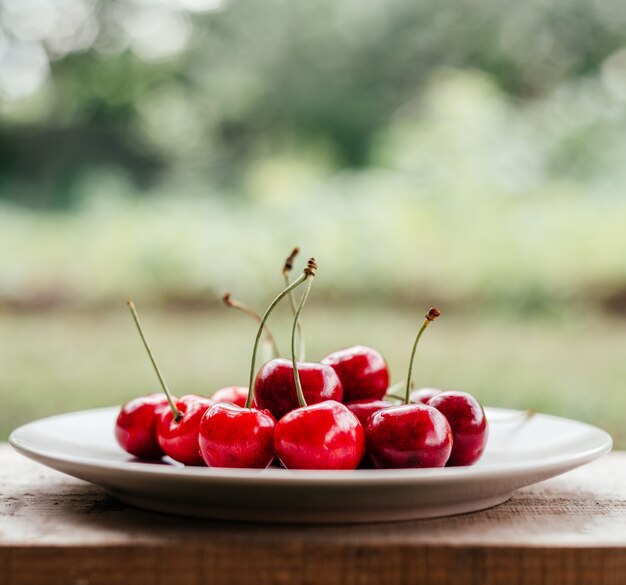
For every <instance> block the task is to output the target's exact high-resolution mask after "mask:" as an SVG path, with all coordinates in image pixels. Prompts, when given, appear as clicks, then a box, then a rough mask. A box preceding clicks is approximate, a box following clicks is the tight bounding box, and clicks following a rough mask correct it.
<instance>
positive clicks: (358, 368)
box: [322, 345, 389, 403]
mask: <svg viewBox="0 0 626 585" xmlns="http://www.w3.org/2000/svg"><path fill="white" fill-rule="evenodd" d="M322 363H323V364H326V365H328V366H330V367H331V368H333V370H335V372H336V373H337V376H339V379H340V380H341V385H342V386H343V401H344V403H346V402H352V401H354V400H362V399H366V398H378V399H381V398H382V397H383V396H384V395H385V392H386V391H387V388H388V387H389V366H388V365H387V362H386V361H385V358H383V356H382V355H380V353H378V352H377V351H376V350H375V349H372V348H371V347H366V346H364V345H355V346H354V347H347V348H346V349H340V350H338V351H334V352H332V353H330V354H328V355H327V356H326V357H325V358H324V359H323V360H322Z"/></svg>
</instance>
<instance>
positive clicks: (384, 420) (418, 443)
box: [115, 248, 488, 469]
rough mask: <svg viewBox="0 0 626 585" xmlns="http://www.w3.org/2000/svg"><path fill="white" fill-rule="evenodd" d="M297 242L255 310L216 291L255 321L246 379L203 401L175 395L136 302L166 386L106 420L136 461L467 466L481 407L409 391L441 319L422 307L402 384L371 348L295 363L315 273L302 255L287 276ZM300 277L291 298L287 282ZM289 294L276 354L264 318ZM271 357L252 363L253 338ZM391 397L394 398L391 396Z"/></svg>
mask: <svg viewBox="0 0 626 585" xmlns="http://www.w3.org/2000/svg"><path fill="white" fill-rule="evenodd" d="M297 253H298V249H297V248H296V249H295V250H294V251H293V252H292V254H291V255H290V256H289V258H288V259H287V261H286V263H285V266H284V268H283V275H284V278H285V282H286V288H285V289H284V290H283V291H282V292H281V293H280V294H279V295H278V296H277V297H276V298H275V299H274V301H273V302H272V303H271V304H270V306H269V307H268V309H267V311H266V312H265V314H264V315H263V316H262V317H261V316H260V315H258V314H257V313H255V312H254V311H253V310H252V309H250V308H249V307H248V306H246V305H244V304H243V303H240V302H238V301H235V300H233V299H232V298H231V296H230V295H225V296H224V301H225V303H226V304H227V305H228V306H230V307H234V308H236V309H239V310H242V311H244V312H245V313H247V314H249V315H251V316H253V317H254V318H255V319H257V320H258V321H260V325H259V329H258V331H257V335H256V339H255V343H254V349H253V353H252V364H251V368H250V382H249V385H248V387H247V388H246V387H242V386H228V387H225V388H222V389H220V390H218V391H217V392H215V393H214V394H213V395H212V396H211V397H210V398H208V397H205V396H199V395H196V394H188V395H186V396H183V397H181V398H174V397H173V396H172V393H171V392H170V390H169V388H168V386H167V384H166V382H165V380H164V378H163V376H162V374H161V372H160V370H159V368H158V366H157V364H156V361H155V359H154V355H153V353H152V350H151V349H150V346H149V344H148V342H147V340H146V337H145V335H144V332H143V329H142V327H141V324H140V322H139V317H138V315H137V311H136V309H135V306H134V304H133V303H132V302H131V301H129V303H128V306H129V308H130V310H131V313H132V316H133V319H134V320H135V324H136V325H137V328H138V330H139V333H140V335H141V338H142V340H143V342H144V345H145V347H146V350H147V352H148V356H149V357H150V360H151V361H152V364H153V366H154V369H155V371H156V374H157V376H158V378H159V381H160V383H161V386H162V388H163V391H164V392H163V393H158V394H150V395H148V396H144V397H141V398H135V399H134V400H131V401H130V402H127V403H126V404H124V405H123V406H122V408H121V411H120V413H119V415H118V417H117V420H116V423H115V436H116V438H117V440H118V442H119V444H120V445H121V447H122V448H123V449H125V450H126V451H127V452H128V453H130V454H132V455H134V456H135V457H137V458H140V459H148V460H154V459H160V458H161V457H163V456H164V455H167V456H169V457H170V458H171V459H174V460H175V461H178V462H180V463H183V464H185V465H207V466H209V467H231V468H232V467H239V468H261V469H262V468H265V467H268V466H269V465H271V464H274V465H278V466H280V465H282V466H284V467H286V468H287V469H356V468H357V467H375V468H418V467H443V466H446V465H447V466H458V465H471V464H473V463H475V462H476V461H477V460H478V459H479V458H480V456H481V455H482V453H483V450H484V448H485V443H486V441H487V433H488V425H487V420H486V418H485V414H484V411H483V408H482V406H481V405H480V404H479V403H478V402H477V400H476V399H475V398H473V397H472V396H471V395H470V394H467V393H465V392H443V391H440V390H435V389H432V388H422V389H419V390H413V391H411V374H412V366H413V361H414V357H415V351H416V348H417V344H418V342H419V340H420V338H421V336H422V334H423V333H424V331H425V330H426V328H427V327H428V325H429V324H430V323H431V322H432V321H433V320H434V319H435V318H436V317H438V316H439V311H438V310H437V309H434V308H432V309H430V310H429V311H428V314H427V315H426V318H425V320H424V323H423V324H422V326H421V328H420V330H419V333H418V334H417V337H416V338H415V342H414V344H413V350H412V353H411V359H410V362H409V372H408V377H407V381H406V383H402V384H401V385H400V387H401V388H403V389H404V393H403V395H401V396H399V395H398V394H397V393H396V392H397V390H398V389H399V388H398V386H399V385H395V386H392V387H391V388H390V387H389V378H390V375H389V367H388V365H387V362H386V361H385V359H384V358H383V357H382V356H381V354H380V353H378V352H377V351H376V350H374V349H372V348H370V347H365V346H354V347H349V348H347V349H340V350H338V351H335V352H332V353H330V354H329V355H328V356H326V357H325V358H324V359H323V360H321V362H320V363H316V362H306V361H304V338H303V336H302V328H301V326H300V314H301V312H302V308H303V306H304V304H305V302H306V299H307V297H308V295H309V291H310V290H311V285H312V283H313V280H314V277H315V274H316V271H317V263H316V262H315V259H313V258H312V259H310V260H309V262H308V263H307V266H306V268H305V269H304V271H303V273H302V274H301V275H300V277H299V278H297V279H296V280H295V281H293V282H290V279H289V272H290V270H291V268H292V265H293V261H294V258H295V256H296V254H297ZM301 285H304V293H303V294H302V297H301V299H300V301H299V302H298V303H296V300H295V298H294V295H293V291H294V290H295V289H296V288H298V287H299V286H301ZM285 297H289V299H290V304H291V306H292V309H293V313H294V320H293V327H292V332H291V359H289V360H288V359H283V358H280V357H278V349H277V347H276V342H275V339H274V337H273V336H272V334H271V331H270V330H269V328H268V327H267V320H268V317H269V316H270V314H271V313H272V311H273V310H274V308H275V307H276V306H277V305H278V304H279V303H280V301H281V300H282V299H283V298H285ZM261 341H263V347H264V348H265V350H266V352H268V354H269V355H271V356H273V359H269V360H268V361H267V362H266V363H265V364H264V365H263V366H262V367H261V368H260V370H259V371H258V372H257V371H256V367H255V364H256V354H257V349H258V346H259V344H260V343H261ZM391 400H395V401H399V400H400V401H401V403H400V404H398V403H397V402H396V403H393V402H391Z"/></svg>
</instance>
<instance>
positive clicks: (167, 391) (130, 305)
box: [126, 301, 183, 421]
mask: <svg viewBox="0 0 626 585" xmlns="http://www.w3.org/2000/svg"><path fill="white" fill-rule="evenodd" d="M126 304H127V305H128V308H129V309H130V314H131V315H132V316H133V320H134V321H135V325H137V330H138V331H139V335H140V336H141V340H142V341H143V345H144V347H145V348H146V351H147V352H148V357H149V358H150V361H151V362H152V365H153V367H154V371H155V372H156V375H157V378H159V382H160V383H161V387H162V388H163V392H165V396H166V397H167V402H168V403H169V405H170V408H171V409H172V414H173V415H174V420H175V421H177V420H179V419H180V417H181V416H182V415H183V414H182V412H181V411H180V410H178V408H176V404H175V403H174V399H173V398H172V393H171V392H170V389H169V388H168V387H167V383H166V382H165V378H163V374H161V370H159V366H157V363H156V360H155V359H154V354H153V353H152V349H150V344H149V343H148V340H147V339H146V336H145V335H144V332H143V328H142V327H141V322H140V321H139V315H138V314H137V309H136V308H135V303H133V301H128V302H127V303H126Z"/></svg>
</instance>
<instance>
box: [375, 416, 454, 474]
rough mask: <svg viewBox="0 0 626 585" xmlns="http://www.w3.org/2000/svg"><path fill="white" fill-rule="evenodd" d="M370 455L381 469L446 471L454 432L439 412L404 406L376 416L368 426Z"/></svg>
mask: <svg viewBox="0 0 626 585" xmlns="http://www.w3.org/2000/svg"><path fill="white" fill-rule="evenodd" d="M365 435H366V438H367V453H368V455H369V457H370V459H371V461H372V463H373V464H374V467H378V468H401V467H443V466H444V465H445V464H446V462H447V461H448V457H449V456H450V451H451V450H452V430H451V429H450V425H449V424H448V421H447V420H446V417H445V416H443V415H442V414H441V413H440V412H439V411H438V410H436V409H434V408H432V407H430V406H427V405H426V404H403V405H399V406H391V407H390V408H384V409H382V410H379V411H378V412H375V413H374V414H373V415H372V416H370V418H369V419H368V421H367V425H366V426H365Z"/></svg>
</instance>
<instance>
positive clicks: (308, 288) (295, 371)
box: [291, 266, 317, 407]
mask: <svg viewBox="0 0 626 585" xmlns="http://www.w3.org/2000/svg"><path fill="white" fill-rule="evenodd" d="M315 268H317V266H316V267H315ZM309 276H310V278H309V279H308V282H307V284H306V288H305V289H304V292H303V293H302V298H301V299H300V304H299V305H298V308H297V309H296V315H295V317H294V319H293V327H292V328H291V363H292V365H293V381H294V382H295V384H296V394H297V396H298V404H299V405H300V407H302V406H306V400H305V398H304V392H302V384H300V374H299V373H298V361H297V359H296V329H297V328H298V323H299V322H300V313H302V308H303V307H304V304H305V303H306V300H307V298H308V296H309V293H310V292H311V286H312V285H313V279H314V278H315V270H312V271H311V272H310V275H309Z"/></svg>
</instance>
